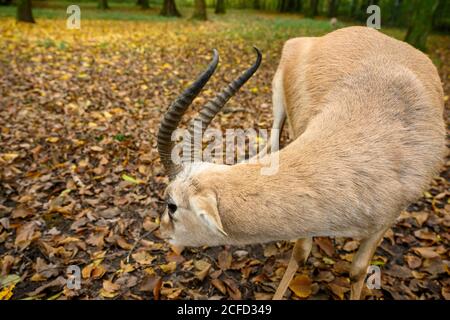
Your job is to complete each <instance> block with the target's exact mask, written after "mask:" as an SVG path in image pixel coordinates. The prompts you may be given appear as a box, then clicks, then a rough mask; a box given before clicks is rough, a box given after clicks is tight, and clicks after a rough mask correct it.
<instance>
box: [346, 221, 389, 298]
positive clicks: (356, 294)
mask: <svg viewBox="0 0 450 320" xmlns="http://www.w3.org/2000/svg"><path fill="white" fill-rule="evenodd" d="M386 230H387V228H384V229H383V230H381V231H378V232H377V233H375V234H373V235H371V236H370V237H368V238H366V239H364V240H363V241H362V242H361V245H360V246H359V249H358V251H357V252H356V254H355V256H354V257H353V261H352V266H351V268H350V281H351V293H350V299H351V300H359V299H360V298H361V291H362V289H363V286H364V280H365V278H366V274H367V268H368V267H369V263H370V260H371V259H372V257H373V255H374V253H375V250H376V249H377V246H378V243H379V242H380V240H381V239H382V238H383V235H384V234H385V232H386Z"/></svg>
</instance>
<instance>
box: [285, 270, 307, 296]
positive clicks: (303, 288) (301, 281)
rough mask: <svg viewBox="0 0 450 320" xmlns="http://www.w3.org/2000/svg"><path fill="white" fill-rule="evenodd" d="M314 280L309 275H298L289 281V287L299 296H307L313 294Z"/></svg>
mask: <svg viewBox="0 0 450 320" xmlns="http://www.w3.org/2000/svg"><path fill="white" fill-rule="evenodd" d="M311 285H312V281H311V279H310V278H309V277H308V276H307V275H298V276H295V277H294V279H292V280H291V282H290V283H289V289H291V290H292V292H294V293H295V295H296V296H297V297H299V298H307V297H309V296H310V295H311V292H312V291H311Z"/></svg>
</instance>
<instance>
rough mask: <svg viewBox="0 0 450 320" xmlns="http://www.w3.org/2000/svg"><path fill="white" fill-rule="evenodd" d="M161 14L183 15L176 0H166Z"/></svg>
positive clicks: (166, 15)
mask: <svg viewBox="0 0 450 320" xmlns="http://www.w3.org/2000/svg"><path fill="white" fill-rule="evenodd" d="M160 15H162V16H165V17H181V14H180V12H178V9H177V5H176V3H175V0H164V3H163V6H162V9H161V12H160Z"/></svg>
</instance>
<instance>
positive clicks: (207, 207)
mask: <svg viewBox="0 0 450 320" xmlns="http://www.w3.org/2000/svg"><path fill="white" fill-rule="evenodd" d="M190 204H191V209H192V211H194V212H195V214H197V215H198V216H199V217H200V219H201V220H202V221H204V222H205V224H206V226H208V227H209V228H210V229H211V230H212V231H218V232H220V233H221V234H223V235H225V236H228V234H227V233H226V232H225V230H223V225H222V221H221V220H220V215H219V210H218V208H217V199H216V195H215V194H214V193H213V192H205V193H200V194H197V195H195V196H193V197H191V200H190Z"/></svg>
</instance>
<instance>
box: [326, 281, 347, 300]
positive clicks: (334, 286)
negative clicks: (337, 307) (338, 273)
mask: <svg viewBox="0 0 450 320" xmlns="http://www.w3.org/2000/svg"><path fill="white" fill-rule="evenodd" d="M328 286H329V288H330V289H331V291H332V292H333V294H334V295H335V296H336V297H338V298H339V300H344V295H345V293H346V292H348V291H350V289H349V288H347V287H344V286H342V285H340V284H338V283H334V282H333V283H329V284H328Z"/></svg>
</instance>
